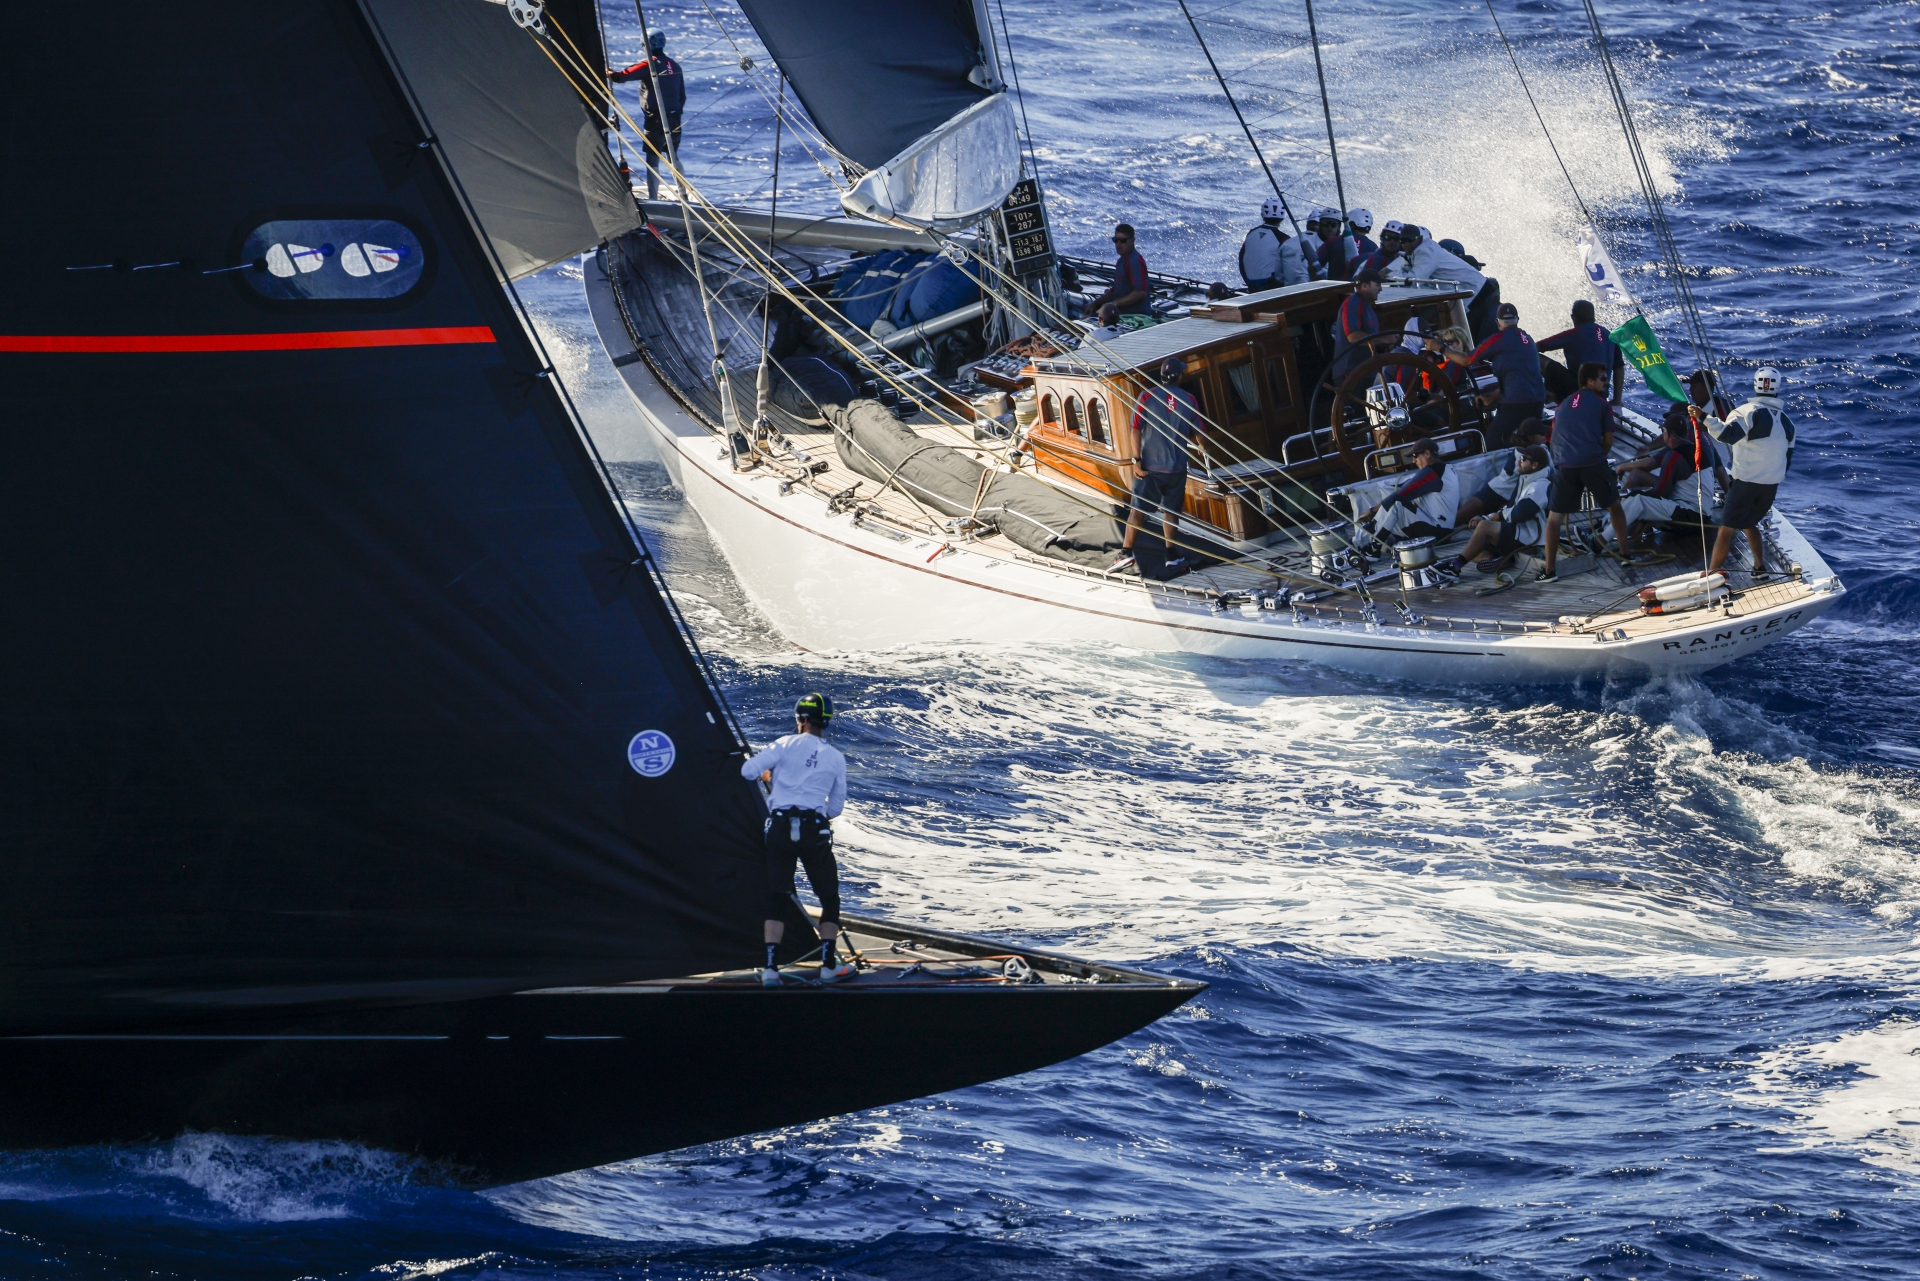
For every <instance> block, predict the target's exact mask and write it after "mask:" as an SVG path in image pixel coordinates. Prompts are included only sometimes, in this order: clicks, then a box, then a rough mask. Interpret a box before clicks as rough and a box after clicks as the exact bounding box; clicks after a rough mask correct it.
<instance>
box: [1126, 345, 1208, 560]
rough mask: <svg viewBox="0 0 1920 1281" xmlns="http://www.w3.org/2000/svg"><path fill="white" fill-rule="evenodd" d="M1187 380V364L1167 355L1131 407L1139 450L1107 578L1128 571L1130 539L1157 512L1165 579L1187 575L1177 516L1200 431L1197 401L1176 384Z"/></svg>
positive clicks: (1184, 503)
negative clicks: (1156, 380) (1154, 381)
mask: <svg viewBox="0 0 1920 1281" xmlns="http://www.w3.org/2000/svg"><path fill="white" fill-rule="evenodd" d="M1186 376H1187V362H1186V361H1184V360H1182V359H1180V357H1178V356H1169V357H1167V358H1166V360H1165V361H1164V362H1162V364H1161V366H1160V384H1161V385H1160V386H1158V387H1149V388H1147V389H1146V390H1145V391H1143V392H1141V393H1140V399H1139V400H1138V401H1137V402H1136V403H1135V404H1134V408H1133V439H1134V442H1135V443H1136V445H1137V446H1138V447H1139V450H1140V453H1139V456H1138V457H1135V458H1132V459H1129V460H1128V461H1129V462H1131V463H1132V464H1133V503H1132V506H1131V507H1130V508H1129V509H1128V511H1127V532H1126V534H1125V536H1124V537H1123V538H1122V539H1121V541H1120V558H1119V559H1118V560H1116V561H1114V562H1113V564H1112V565H1110V566H1109V567H1108V569H1107V572H1108V573H1110V574H1117V573H1120V572H1121V571H1123V570H1128V569H1132V568H1133V567H1134V565H1135V564H1136V563H1137V562H1136V560H1135V557H1134V553H1133V544H1134V540H1135V539H1136V538H1138V537H1139V536H1140V530H1141V529H1142V528H1143V527H1144V525H1145V522H1146V518H1147V515H1148V514H1149V513H1150V512H1155V511H1157V512H1159V513H1160V533H1161V536H1162V538H1163V539H1164V540H1165V542H1166V551H1167V569H1166V576H1167V577H1168V578H1172V577H1174V576H1176V575H1178V574H1182V573H1184V572H1186V568H1187V561H1186V558H1185V557H1184V556H1181V555H1179V554H1178V553H1176V552H1175V551H1174V546H1175V541H1174V540H1175V539H1177V538H1178V537H1179V535H1180V513H1181V512H1182V511H1183V510H1185V508H1186V504H1187V459H1188V458H1189V457H1191V456H1192V454H1193V449H1194V438H1195V437H1196V436H1197V435H1199V433H1200V402H1199V401H1197V400H1195V399H1194V398H1193V393H1192V392H1190V391H1188V390H1187V389H1186V388H1184V387H1181V386H1178V385H1177V384H1178V383H1179V381H1180V380H1181V379H1182V378H1184V377H1186Z"/></svg>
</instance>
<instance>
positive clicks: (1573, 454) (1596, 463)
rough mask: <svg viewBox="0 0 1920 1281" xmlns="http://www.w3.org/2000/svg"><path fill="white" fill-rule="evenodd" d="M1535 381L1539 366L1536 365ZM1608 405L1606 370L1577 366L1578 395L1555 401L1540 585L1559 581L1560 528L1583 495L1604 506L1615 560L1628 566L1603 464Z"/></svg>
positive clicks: (1609, 472) (1608, 444)
mask: <svg viewBox="0 0 1920 1281" xmlns="http://www.w3.org/2000/svg"><path fill="white" fill-rule="evenodd" d="M1535 373H1536V376H1538V365H1537V364H1536V366H1535ZM1613 429H1614V417H1613V406H1612V405H1611V404H1609V403H1607V367H1606V366H1605V365H1582V366H1580V390H1579V391H1576V392H1574V393H1573V395H1571V396H1569V397H1567V398H1566V399H1565V400H1563V401H1561V402H1560V408H1559V409H1558V410H1557V411H1556V412H1555V413H1554V416H1553V493H1552V497H1551V501H1550V502H1549V503H1548V511H1547V542H1546V546H1547V557H1546V560H1547V563H1546V566H1545V567H1544V568H1543V569H1541V571H1540V575H1539V581H1540V582H1543V583H1551V582H1553V581H1554V580H1555V579H1556V578H1558V577H1559V574H1558V572H1557V571H1556V569H1555V562H1556V561H1557V560H1558V559H1559V554H1560V525H1561V522H1562V521H1564V520H1566V518H1567V517H1568V516H1569V515H1570V514H1572V513H1573V512H1577V511H1579V510H1580V497H1581V495H1582V494H1592V495H1593V505H1594V506H1595V507H1604V508H1606V509H1607V514H1608V515H1609V516H1611V517H1612V518H1613V536H1614V539H1615V541H1617V542H1618V543H1619V544H1620V559H1622V560H1627V561H1630V560H1631V557H1630V556H1629V555H1628V552H1627V517H1626V513H1625V512H1623V511H1621V510H1620V491H1619V490H1618V489H1617V488H1615V486H1614V482H1613V468H1612V467H1610V466H1608V465H1607V451H1608V450H1610V449H1612V448H1613Z"/></svg>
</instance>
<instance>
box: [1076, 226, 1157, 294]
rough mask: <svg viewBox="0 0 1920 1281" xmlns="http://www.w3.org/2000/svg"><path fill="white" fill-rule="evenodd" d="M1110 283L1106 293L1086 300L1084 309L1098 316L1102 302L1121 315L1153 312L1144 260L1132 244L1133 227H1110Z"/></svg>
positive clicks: (1151, 288)
mask: <svg viewBox="0 0 1920 1281" xmlns="http://www.w3.org/2000/svg"><path fill="white" fill-rule="evenodd" d="M1113 252H1114V253H1115V254H1117V255H1118V259H1117V261H1115V263H1114V264H1113V283H1112V284H1111V285H1108V286H1107V292H1105V293H1103V294H1101V295H1100V296H1099V297H1097V298H1094V299H1092V300H1090V301H1089V302H1088V303H1087V310H1088V311H1090V312H1093V313H1094V314H1095V315H1098V314H1099V312H1100V307H1101V305H1102V304H1103V303H1112V304H1113V305H1114V306H1115V307H1117V308H1119V309H1120V314H1121V315H1123V316H1151V315H1152V314H1153V306H1152V303H1153V286H1152V285H1150V284H1148V283H1147V260H1146V259H1145V258H1142V257H1141V256H1140V251H1139V250H1138V249H1135V248H1134V247H1133V228H1132V227H1131V226H1129V225H1127V224H1126V223H1124V222H1123V223H1121V224H1120V225H1119V226H1117V227H1115V228H1114V229H1113Z"/></svg>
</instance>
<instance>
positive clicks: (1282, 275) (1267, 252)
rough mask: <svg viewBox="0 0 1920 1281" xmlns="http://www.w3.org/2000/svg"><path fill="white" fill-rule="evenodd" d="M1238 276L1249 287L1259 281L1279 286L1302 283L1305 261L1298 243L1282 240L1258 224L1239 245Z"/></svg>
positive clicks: (1304, 273)
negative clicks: (1275, 282)
mask: <svg viewBox="0 0 1920 1281" xmlns="http://www.w3.org/2000/svg"><path fill="white" fill-rule="evenodd" d="M1240 276H1241V278H1242V279H1243V280H1245V281H1246V282H1247V284H1248V285H1249V286H1251V285H1252V284H1253V283H1254V282H1255V281H1261V280H1278V281H1279V282H1280V283H1281V284H1282V285H1299V284H1304V283H1306V281H1307V279H1308V271H1307V260H1306V257H1305V256H1304V255H1303V254H1302V253H1301V252H1300V242H1299V241H1298V240H1297V239H1295V238H1294V237H1292V236H1288V237H1286V238H1285V239H1284V240H1283V239H1281V235H1280V232H1279V231H1278V229H1276V228H1274V227H1273V226H1271V225H1269V224H1267V223H1264V222H1263V223H1261V224H1260V225H1259V226H1258V227H1255V228H1254V229H1253V230H1252V231H1249V232H1248V233H1247V238H1246V239H1245V240H1244V241H1242V242H1241V243H1240Z"/></svg>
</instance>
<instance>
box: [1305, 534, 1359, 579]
mask: <svg viewBox="0 0 1920 1281" xmlns="http://www.w3.org/2000/svg"><path fill="white" fill-rule="evenodd" d="M1307 551H1308V556H1309V562H1308V563H1309V565H1310V567H1311V568H1312V570H1313V574H1314V577H1316V578H1324V579H1326V580H1327V581H1328V582H1333V581H1334V580H1336V579H1340V578H1344V577H1346V576H1347V571H1348V570H1350V569H1351V568H1352V567H1353V560H1354V552H1353V539H1352V538H1351V537H1350V536H1349V535H1348V534H1347V530H1346V526H1344V525H1338V524H1335V525H1321V526H1319V527H1318V528H1315V529H1310V530H1308V531H1307Z"/></svg>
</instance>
